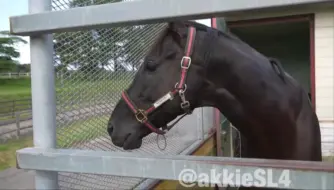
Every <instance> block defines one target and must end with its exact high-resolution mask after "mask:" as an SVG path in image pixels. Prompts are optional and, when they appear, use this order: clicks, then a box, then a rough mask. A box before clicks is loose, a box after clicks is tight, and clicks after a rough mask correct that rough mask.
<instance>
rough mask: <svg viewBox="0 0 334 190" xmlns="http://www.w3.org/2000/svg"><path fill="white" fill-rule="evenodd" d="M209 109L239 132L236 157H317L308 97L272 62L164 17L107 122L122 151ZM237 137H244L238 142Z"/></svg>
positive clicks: (218, 34)
mask: <svg viewBox="0 0 334 190" xmlns="http://www.w3.org/2000/svg"><path fill="white" fill-rule="evenodd" d="M203 106H211V107H216V108H218V109H219V110H220V112H221V113H222V114H223V115H225V116H226V117H227V119H228V120H229V121H230V122H231V123H232V124H233V125H234V126H235V127H237V128H238V129H239V130H240V132H241V133H242V135H243V136H244V137H245V139H246V142H245V144H247V149H246V151H245V152H243V154H242V157H246V158H264V159H284V160H309V161H321V160H322V156H321V136H320V128H319V122H318V118H317V115H316V114H315V112H314V111H313V108H312V104H311V102H310V100H309V97H308V94H307V93H306V92H305V91H304V90H303V88H302V86H301V85H300V84H299V83H298V82H297V81H296V80H295V79H294V78H293V77H291V76H290V75H289V74H287V73H286V72H285V71H284V70H283V68H282V67H281V65H280V64H279V61H278V60H275V59H271V58H268V57H266V56H264V55H262V54H261V53H259V52H257V51H256V50H254V49H253V48H252V47H250V46H249V45H247V44H245V43H244V42H242V41H241V40H240V39H239V38H237V37H235V36H234V35H232V34H229V33H225V32H223V31H219V30H216V29H213V28H211V27H207V26H205V25H202V24H199V23H196V22H190V21H186V22H171V23H169V24H168V26H167V27H166V29H165V30H164V31H163V32H162V34H161V35H160V37H159V38H158V39H157V41H156V43H155V44H154V45H153V46H152V49H151V50H150V51H149V53H148V55H147V56H146V57H145V61H144V63H143V64H142V65H141V67H140V68H139V70H138V72H137V73H136V76H135V78H134V80H133V82H132V83H131V85H130V86H129V88H128V89H127V90H126V91H124V92H123V93H122V99H121V100H120V101H119V102H118V103H117V105H116V107H115V110H114V111H113V113H112V115H111V118H112V119H110V121H109V123H108V132H109V134H110V136H111V139H112V142H113V144H115V145H116V146H119V147H123V148H124V149H125V150H129V149H136V148H139V147H140V146H141V143H142V138H143V137H145V136H147V135H148V134H150V133H151V132H155V133H158V134H164V133H165V132H166V131H168V129H170V128H171V127H172V126H166V125H167V124H168V123H169V122H170V121H172V120H174V119H175V118H177V116H180V115H182V114H183V115H186V114H190V113H191V112H192V110H194V109H195V108H197V107H203ZM243 141H245V140H243Z"/></svg>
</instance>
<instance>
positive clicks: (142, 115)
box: [122, 26, 196, 134]
mask: <svg viewBox="0 0 334 190" xmlns="http://www.w3.org/2000/svg"><path fill="white" fill-rule="evenodd" d="M195 37H196V29H195V28H194V27H191V26H190V27H189V28H188V38H187V43H186V47H185V55H184V56H183V57H182V59H181V77H180V80H179V82H177V83H176V84H175V87H174V89H173V90H172V91H169V92H168V93H167V94H166V95H164V96H162V97H161V98H160V99H158V100H157V101H155V102H154V103H153V104H152V105H151V106H150V107H149V108H148V109H146V110H143V109H138V108H137V106H136V105H135V103H134V102H133V101H132V100H131V99H130V98H129V96H128V94H127V93H126V91H124V92H122V98H123V100H124V101H125V102H126V104H127V105H128V107H129V108H130V109H131V111H132V112H133V113H134V114H135V117H136V119H137V121H138V122H140V123H142V124H144V125H145V126H147V127H148V128H149V129H150V130H151V131H153V132H155V133H157V134H165V133H166V131H168V130H169V129H171V128H172V127H173V126H174V125H175V124H176V123H177V122H178V121H179V120H181V119H182V118H183V117H184V116H185V115H187V114H190V113H191V110H190V103H189V101H187V100H186V99H185V96H184V92H185V91H186V90H187V85H186V84H185V81H186V78H187V72H188V69H189V67H190V65H191V55H192V52H193V46H194V42H195ZM177 93H178V94H179V96H180V98H181V104H180V106H181V108H182V109H183V110H184V111H185V113H184V115H183V116H182V117H180V118H179V119H178V120H177V121H176V122H174V123H173V124H172V125H170V126H165V127H162V128H163V130H160V129H159V128H156V127H154V126H153V125H152V123H151V122H150V121H149V120H148V115H149V114H150V113H152V112H153V111H154V110H156V109H157V108H158V107H160V106H161V105H162V104H164V103H165V102H167V101H168V100H173V98H174V96H175V95H176V94H177Z"/></svg>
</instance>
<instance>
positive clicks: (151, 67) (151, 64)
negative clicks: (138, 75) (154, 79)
mask: <svg viewBox="0 0 334 190" xmlns="http://www.w3.org/2000/svg"><path fill="white" fill-rule="evenodd" d="M145 68H146V69H147V70H149V71H154V70H155V69H156V64H155V62H153V61H152V60H149V61H147V63H146V67H145Z"/></svg>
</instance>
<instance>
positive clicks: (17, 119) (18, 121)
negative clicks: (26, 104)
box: [15, 112, 21, 138]
mask: <svg viewBox="0 0 334 190" xmlns="http://www.w3.org/2000/svg"><path fill="white" fill-rule="evenodd" d="M15 122H16V137H17V138H20V135H21V134H20V128H21V127H20V112H15Z"/></svg>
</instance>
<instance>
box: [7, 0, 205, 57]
mask: <svg viewBox="0 0 334 190" xmlns="http://www.w3.org/2000/svg"><path fill="white" fill-rule="evenodd" d="M23 14H28V0H0V31H2V30H9V17H11V16H18V15H23ZM196 21H197V22H200V23H202V24H205V25H208V26H210V19H202V20H196ZM23 39H25V40H27V41H28V44H19V45H18V46H17V49H18V50H19V51H20V54H21V56H20V58H19V59H18V61H19V62H20V63H30V45H29V37H23Z"/></svg>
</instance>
